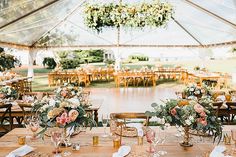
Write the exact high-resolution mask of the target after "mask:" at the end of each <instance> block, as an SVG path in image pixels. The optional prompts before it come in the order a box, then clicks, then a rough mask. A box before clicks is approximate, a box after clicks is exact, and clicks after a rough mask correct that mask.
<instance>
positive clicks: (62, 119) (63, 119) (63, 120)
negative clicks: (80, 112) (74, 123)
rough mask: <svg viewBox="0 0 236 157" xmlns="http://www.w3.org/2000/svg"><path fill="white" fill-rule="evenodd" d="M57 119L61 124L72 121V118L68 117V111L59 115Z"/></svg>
mask: <svg viewBox="0 0 236 157" xmlns="http://www.w3.org/2000/svg"><path fill="white" fill-rule="evenodd" d="M56 120H57V123H59V124H61V125H65V124H66V123H69V122H70V118H69V117H68V115H67V113H66V112H64V113H62V115H61V116H60V117H57V118H56Z"/></svg>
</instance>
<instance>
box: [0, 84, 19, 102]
mask: <svg viewBox="0 0 236 157" xmlns="http://www.w3.org/2000/svg"><path fill="white" fill-rule="evenodd" d="M17 97H18V93H17V91H16V90H15V89H14V88H12V87H11V86H4V87H2V88H0V98H1V99H16V98H17Z"/></svg>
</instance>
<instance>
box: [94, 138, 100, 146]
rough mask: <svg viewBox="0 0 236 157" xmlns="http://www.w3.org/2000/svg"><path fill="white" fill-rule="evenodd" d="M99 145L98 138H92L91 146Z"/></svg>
mask: <svg viewBox="0 0 236 157" xmlns="http://www.w3.org/2000/svg"><path fill="white" fill-rule="evenodd" d="M98 143H99V137H98V136H93V146H97V145H98Z"/></svg>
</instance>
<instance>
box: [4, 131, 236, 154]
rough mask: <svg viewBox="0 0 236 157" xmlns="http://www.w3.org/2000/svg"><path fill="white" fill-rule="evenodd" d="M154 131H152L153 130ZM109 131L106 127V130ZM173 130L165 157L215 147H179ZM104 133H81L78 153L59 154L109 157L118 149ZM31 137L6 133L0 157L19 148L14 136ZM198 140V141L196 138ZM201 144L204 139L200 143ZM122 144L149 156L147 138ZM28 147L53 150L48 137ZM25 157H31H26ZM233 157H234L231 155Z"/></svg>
mask: <svg viewBox="0 0 236 157" xmlns="http://www.w3.org/2000/svg"><path fill="white" fill-rule="evenodd" d="M232 128H234V126H227V127H224V131H226V132H229V131H230V129H232ZM154 129H155V128H154ZM107 130H109V128H107ZM175 133H176V129H175V128H174V127H172V128H171V129H169V130H167V139H166V142H165V143H164V144H162V145H158V149H159V150H160V149H161V150H165V151H167V152H168V153H167V154H166V155H165V156H166V157H174V156H175V157H196V156H203V157H205V156H206V154H207V153H208V154H209V152H210V151H211V150H212V149H213V148H214V146H215V145H216V144H213V143H212V142H210V141H207V140H205V142H202V141H201V142H199V141H197V140H196V141H197V142H196V141H195V142H193V143H194V146H193V147H189V148H183V147H181V146H180V145H179V144H178V138H177V137H175ZM102 134H103V128H93V129H92V130H91V131H90V130H87V131H86V132H81V133H80V134H78V135H76V136H74V137H72V138H71V141H72V142H79V143H80V145H81V147H80V150H78V151H73V150H71V147H69V148H62V151H65V150H69V151H71V152H72V154H71V155H70V156H71V157H76V156H80V157H93V156H96V157H111V156H112V154H113V153H114V152H116V151H117V149H115V148H113V144H112V138H111V137H107V138H102V137H101V136H100V135H102ZM28 135H31V132H30V131H28V130H27V129H25V128H16V129H14V130H12V131H11V132H9V133H8V134H6V135H5V136H3V137H1V138H0V157H3V156H6V155H7V154H8V153H9V152H11V151H12V150H14V149H16V148H18V147H20V145H18V143H17V136H28ZM94 135H98V136H99V145H98V146H93V145H92V137H93V136H94ZM196 139H197V138H196ZM203 141H204V140H203ZM122 143H123V144H125V145H130V146H131V152H130V153H129V155H128V156H127V157H149V156H152V154H149V153H147V152H146V149H147V148H148V143H147V142H146V138H145V137H144V144H143V145H141V146H139V145H137V138H135V137H132V138H131V137H129V138H128V137H123V138H122ZM27 144H28V145H30V146H32V147H34V148H35V150H34V152H32V153H37V152H43V153H44V154H47V156H53V154H52V150H53V145H52V143H51V142H50V138H49V137H45V140H44V141H42V140H38V141H37V142H29V140H28V139H27ZM231 147H233V145H227V150H230V149H231ZM27 156H30V154H29V155H27ZM233 156H236V154H234V155H233Z"/></svg>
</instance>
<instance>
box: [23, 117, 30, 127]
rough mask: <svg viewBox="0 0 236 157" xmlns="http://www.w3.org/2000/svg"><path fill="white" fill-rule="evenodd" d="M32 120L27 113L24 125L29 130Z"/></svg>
mask: <svg viewBox="0 0 236 157" xmlns="http://www.w3.org/2000/svg"><path fill="white" fill-rule="evenodd" d="M30 121H31V116H27V115H25V116H24V119H23V122H24V126H25V128H26V129H27V130H29V124H30Z"/></svg>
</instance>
